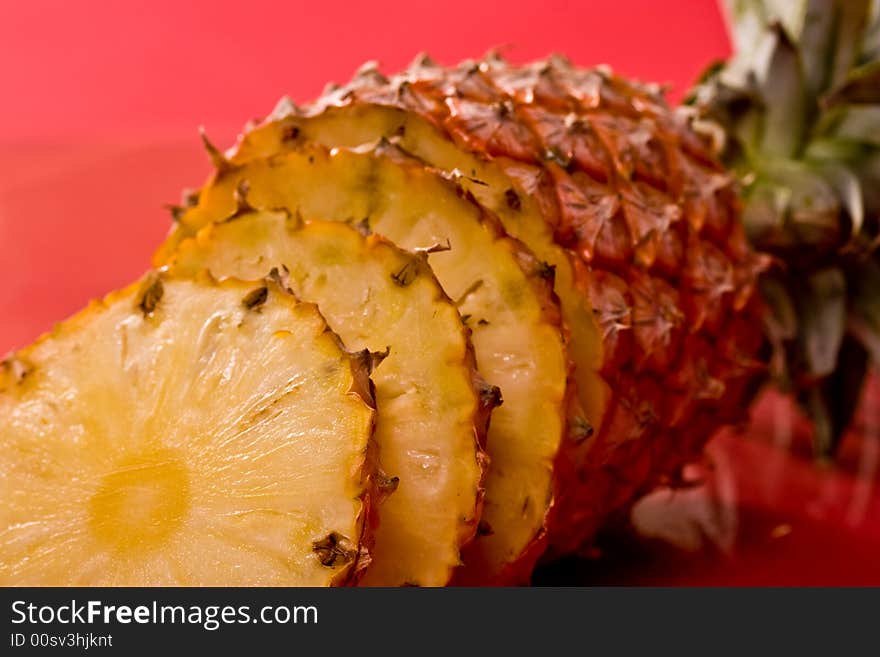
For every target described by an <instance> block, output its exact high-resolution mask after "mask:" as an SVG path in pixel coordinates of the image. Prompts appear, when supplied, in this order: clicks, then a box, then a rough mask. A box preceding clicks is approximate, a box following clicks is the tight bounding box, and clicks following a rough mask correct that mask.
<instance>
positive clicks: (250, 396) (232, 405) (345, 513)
mask: <svg viewBox="0 0 880 657" xmlns="http://www.w3.org/2000/svg"><path fill="white" fill-rule="evenodd" d="M373 421H374V411H373V408H372V395H371V392H370V389H369V382H368V371H367V370H366V364H365V363H364V361H363V359H361V358H354V357H352V356H351V355H349V354H348V353H347V352H346V351H344V350H343V348H342V346H341V343H340V342H339V340H338V338H337V337H336V336H335V335H334V334H333V333H332V332H330V331H329V329H328V328H327V326H326V324H325V322H324V320H323V318H322V317H321V315H320V314H319V313H318V311H317V309H316V307H315V306H313V305H311V304H306V303H301V302H299V301H298V300H297V299H296V298H295V297H293V296H292V295H291V294H290V293H288V292H287V291H285V290H282V289H281V288H280V287H278V286H277V285H276V284H275V283H272V282H269V281H264V282H258V283H244V282H239V281H233V280H228V281H225V282H222V283H216V282H214V281H213V280H210V279H209V278H208V277H206V276H198V277H197V280H184V279H180V278H178V277H176V276H173V275H171V274H168V273H167V272H166V273H153V274H150V275H148V276H147V277H146V278H145V279H144V281H143V282H142V283H141V284H136V285H133V286H131V287H129V288H127V289H125V290H123V291H121V292H117V293H114V294H111V295H110V296H108V297H106V298H105V299H104V300H103V301H99V302H93V304H92V305H90V306H89V308H87V309H86V310H84V311H83V312H81V313H80V314H78V315H76V316H74V317H73V318H72V319H70V320H68V321H66V322H64V323H62V324H60V325H59V326H58V327H56V329H55V330H54V331H53V332H52V333H51V334H50V335H47V336H45V337H43V338H41V339H40V340H39V341H37V342H36V343H35V344H34V345H32V346H30V347H27V348H25V349H23V350H21V351H19V352H18V353H15V354H13V355H12V356H11V357H9V358H8V359H7V360H5V361H4V363H3V365H2V368H0V459H2V463H3V465H2V471H3V476H2V477H0V498H2V499H3V504H2V506H0V584H2V585H5V586H9V585H30V586H34V585H109V586H149V585H163V586H168V585H183V586H212V585H213V586H231V585H239V586H243V585H286V586H289V585H309V586H325V585H332V584H344V583H348V582H351V581H353V580H354V579H356V578H357V576H358V575H359V574H360V573H361V571H362V570H363V566H364V565H365V563H366V561H367V560H368V556H369V555H368V546H369V541H370V536H371V523H370V514H369V505H370V499H371V494H372V486H373V484H372V482H373V480H374V467H375V466H374V462H375V456H374V454H373V448H372V447H371V444H372V439H371V436H372V428H373Z"/></svg>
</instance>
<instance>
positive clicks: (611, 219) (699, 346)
mask: <svg viewBox="0 0 880 657" xmlns="http://www.w3.org/2000/svg"><path fill="white" fill-rule="evenodd" d="M376 140H385V141H386V142H388V143H391V144H393V145H394V147H395V148H396V150H397V151H398V152H401V151H402V152H405V153H407V154H409V155H410V156H411V157H413V158H417V159H419V160H420V161H422V162H423V163H424V164H425V165H426V166H429V167H434V168H437V169H439V170H441V171H444V172H445V174H446V175H447V176H450V177H454V178H455V179H456V180H457V181H458V184H459V185H460V186H461V187H462V188H463V189H464V190H465V191H466V192H468V193H469V194H471V195H472V196H473V197H474V198H475V199H477V201H478V202H480V203H481V204H482V205H483V206H484V207H485V208H487V209H488V210H490V211H492V212H493V213H495V214H497V215H498V217H499V218H500V220H501V222H502V224H503V226H504V229H505V230H506V231H507V232H508V233H509V234H510V235H511V236H513V237H515V238H518V239H520V240H522V241H523V242H524V243H525V244H526V245H527V246H528V247H529V248H530V249H531V250H532V251H533V252H534V253H535V255H536V256H537V257H538V258H539V259H540V260H542V261H543V262H546V263H547V264H548V265H549V267H552V268H554V269H555V292H556V294H557V295H558V297H559V299H560V304H561V309H562V314H563V318H564V321H565V325H566V328H567V331H568V333H569V337H570V339H569V341H568V345H567V346H568V351H569V354H570V356H571V359H572V361H573V362H574V363H575V365H576V367H575V371H574V377H573V378H574V383H575V384H576V386H575V387H576V390H577V397H576V404H575V405H576V407H577V409H576V410H575V412H574V415H573V418H572V421H571V427H572V430H571V431H569V434H568V436H567V439H566V440H565V441H563V445H562V450H561V451H562V454H561V457H560V458H559V459H557V464H556V470H557V478H558V479H559V481H560V484H559V490H558V493H557V497H556V499H555V501H554V505H553V515H552V517H551V522H550V542H551V547H552V548H553V552H554V553H566V552H571V551H575V550H577V549H578V548H579V547H580V546H582V545H584V544H585V543H586V542H588V541H589V540H590V539H591V538H592V537H593V536H594V534H595V532H596V530H597V529H598V528H599V527H600V526H601V525H602V524H603V523H604V522H606V521H607V520H608V518H609V517H610V516H612V515H613V514H615V513H616V512H619V511H623V510H625V509H626V508H627V506H628V505H629V504H630V503H631V502H632V500H633V499H635V498H636V497H637V496H638V495H639V494H640V493H643V492H645V491H647V490H649V489H650V488H651V487H653V486H654V485H656V484H657V483H659V482H662V481H667V480H669V479H675V478H676V477H677V474H678V471H679V469H680V468H681V466H682V465H683V464H684V463H685V462H687V461H689V460H691V459H694V458H698V457H699V455H700V453H701V450H702V446H703V444H704V443H705V442H706V440H707V439H708V438H709V436H710V435H711V434H712V433H713V432H714V430H715V429H716V428H718V427H719V426H720V425H721V424H723V423H727V422H736V421H739V420H740V419H741V418H742V417H743V416H744V414H745V405H746V400H748V398H749V396H750V394H752V391H753V390H754V389H755V387H756V385H757V382H758V381H759V380H760V376H761V374H762V372H763V368H764V363H763V362H762V360H761V358H759V356H762V353H761V348H762V346H763V344H764V343H763V336H762V333H761V329H760V317H761V314H762V312H763V310H762V308H761V306H760V302H759V301H758V299H757V297H756V295H755V293H754V292H755V281H756V278H757V275H758V273H759V272H760V271H761V270H762V269H763V268H764V267H766V264H767V263H766V259H764V258H761V257H758V256H756V255H755V254H754V253H753V252H752V251H751V249H750V248H749V245H748V244H747V241H746V237H745V234H744V232H743V230H742V227H741V225H740V222H739V200H738V196H737V190H736V185H735V180H734V178H733V177H732V176H731V175H729V174H728V173H727V172H726V171H725V170H724V169H722V168H721V166H720V165H719V164H718V163H717V161H716V160H715V159H714V157H713V155H712V153H711V152H710V149H709V148H708V146H707V145H706V143H705V142H704V140H702V139H701V138H699V137H698V135H697V134H696V133H695V132H694V131H693V130H691V129H690V127H689V125H688V121H687V120H686V118H685V117H683V116H681V115H679V114H677V113H675V112H673V111H672V110H670V109H669V108H668V107H667V105H666V104H665V102H664V100H663V98H662V96H661V94H660V91H659V89H657V88H655V87H651V86H643V85H638V84H636V83H632V82H628V81H625V80H622V79H620V78H617V77H614V76H612V75H611V74H610V72H608V71H607V70H604V69H599V70H581V69H577V68H575V67H573V66H572V65H571V64H570V63H568V62H567V61H566V60H565V59H563V58H561V57H552V58H550V59H548V60H546V61H542V62H537V63H535V64H532V65H528V66H522V67H518V66H513V65H509V64H507V63H506V62H504V61H503V60H502V59H501V58H500V57H498V56H497V55H494V54H490V55H489V56H488V57H486V58H485V59H484V60H482V61H479V62H465V63H463V64H462V65H460V66H458V67H455V68H444V67H440V66H438V65H436V64H435V63H433V62H432V61H431V60H430V59H429V58H427V57H420V58H418V59H417V60H416V61H415V62H414V63H413V65H412V66H411V67H410V68H409V69H408V70H407V71H405V72H403V73H401V74H399V75H396V76H393V77H391V78H386V77H385V76H384V75H382V74H381V73H380V72H379V71H378V70H377V69H376V67H375V65H372V64H369V65H366V66H365V67H363V68H362V69H361V70H360V71H359V72H358V73H357V75H356V76H355V78H354V79H353V80H352V82H351V83H349V84H348V85H346V86H343V87H335V86H331V87H330V88H328V91H327V92H326V93H325V95H324V96H323V97H322V98H321V99H319V100H318V101H317V102H315V103H313V104H311V105H309V106H307V107H303V108H297V107H295V106H293V105H292V103H290V102H289V101H282V102H281V103H280V104H279V106H278V108H277V109H276V111H275V112H273V114H272V115H270V116H269V117H268V118H267V119H266V120H265V121H264V122H262V123H261V124H259V125H257V126H252V127H251V128H249V129H248V130H247V131H246V132H245V134H244V135H243V136H242V137H241V139H240V140H239V143H238V144H237V146H236V147H235V148H234V149H232V151H231V152H230V153H229V154H228V157H227V156H221V155H220V154H219V153H215V160H216V161H217V163H218V165H220V166H221V167H225V168H227V169H229V170H236V168H241V167H245V168H247V167H249V166H251V164H250V163H251V162H255V161H259V160H261V159H262V158H275V157H277V156H278V155H279V154H280V153H285V152H297V151H300V150H301V149H303V148H304V147H305V146H306V145H307V144H309V143H320V144H323V145H325V146H327V147H330V148H358V147H361V146H364V145H369V144H372V143H374V142H375V141H376ZM266 201H267V203H271V202H273V201H274V199H273V198H272V197H271V196H268V195H267V197H266ZM381 201H382V199H381V197H379V198H377V199H376V201H374V203H380V202H381ZM328 202H329V201H328ZM370 210H371V208H370V207H369V206H368V205H364V207H363V210H360V213H361V214H357V215H356V216H358V217H360V216H361V215H363V216H367V215H368V214H369V213H370ZM224 211H226V212H229V211H230V206H228V205H227V207H226V208H225V209H224ZM197 215H198V211H197V210H193V211H191V212H190V213H188V214H187V216H197ZM215 216H216V215H215ZM184 223H185V221H184ZM392 237H395V238H396V236H394V235H392ZM440 278H441V281H442V282H443V283H444V285H445V284H446V281H445V280H443V276H442V275H441V276H440ZM468 312H471V311H468ZM477 352H478V357H479V356H480V346H479V344H478V345H477ZM483 364H484V361H483V359H482V358H480V365H481V367H482V366H483ZM502 392H503V393H505V398H506V402H505V407H504V408H505V409H508V408H509V406H510V404H511V403H512V402H511V399H510V398H509V395H507V394H506V391H505V390H504V386H503V385H502ZM491 447H492V445H491V441H490V451H491ZM490 477H491V468H490Z"/></svg>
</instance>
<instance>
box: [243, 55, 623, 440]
mask: <svg viewBox="0 0 880 657" xmlns="http://www.w3.org/2000/svg"><path fill="white" fill-rule="evenodd" d="M363 75H367V76H369V69H367V70H366V71H365V73H363ZM327 105H330V106H327ZM383 138H385V139H390V140H393V142H394V143H395V145H397V146H398V147H400V148H401V149H403V150H404V151H406V152H407V153H410V154H412V156H413V157H416V158H418V159H420V160H423V161H424V162H426V163H427V164H429V165H430V166H432V167H436V168H438V169H440V170H442V171H445V172H464V173H466V175H462V176H460V177H459V183H460V184H461V186H462V187H463V188H464V189H465V190H466V191H468V192H470V193H471V194H473V195H474V197H475V198H476V199H477V200H478V201H479V202H480V203H481V204H482V205H483V206H484V207H486V208H488V209H489V210H491V211H492V212H493V213H495V214H497V215H498V218H499V219H500V220H501V223H502V224H503V226H504V230H505V231H506V232H507V233H509V234H510V235H511V236H513V237H515V238H516V239H519V240H522V241H523V242H525V244H526V245H527V246H528V247H529V249H531V250H532V251H533V252H534V254H535V256H537V257H538V258H540V259H541V260H543V261H544V262H546V263H548V264H550V265H551V266H553V268H554V269H555V271H556V277H555V284H554V291H555V292H556V294H557V295H558V297H559V303H560V306H561V307H562V312H563V316H564V317H565V323H566V326H567V328H568V330H569V340H568V349H569V353H570V354H571V356H572V360H573V361H574V362H575V363H577V364H578V367H577V368H576V369H575V370H574V373H573V374H574V378H575V380H576V382H577V393H578V401H579V403H580V405H581V408H582V411H583V415H584V416H585V417H584V419H585V420H586V421H587V423H588V424H589V425H591V426H594V427H598V426H599V425H600V424H601V422H602V416H603V413H604V411H605V408H606V406H607V399H608V395H609V391H608V385H607V384H606V383H605V381H604V380H603V379H602V377H601V376H599V374H598V370H599V368H600V367H601V364H602V357H603V356H602V336H601V332H600V329H599V327H598V324H597V322H596V319H595V316H594V313H593V308H592V306H591V304H590V298H589V285H588V284H587V282H586V277H585V276H583V274H582V273H581V274H579V273H578V271H577V269H576V268H577V257H576V256H575V255H574V254H573V253H572V252H571V251H568V250H566V249H564V248H563V247H561V246H560V245H559V244H557V243H556V241H555V240H554V234H553V228H554V226H553V225H552V222H551V221H547V220H546V219H545V216H544V213H545V210H546V208H544V207H542V206H541V204H540V202H539V199H540V196H539V195H537V194H536V193H535V191H536V189H537V188H538V187H539V186H540V185H541V184H542V182H541V181H542V179H543V177H544V175H543V174H542V172H541V170H540V169H539V168H538V167H536V166H533V165H528V164H524V163H521V162H516V161H513V160H509V159H507V158H503V157H502V158H486V157H481V156H480V155H478V154H474V153H472V152H470V151H469V150H467V149H464V148H461V147H460V146H459V145H457V144H456V143H455V142H453V141H452V140H450V139H449V137H448V136H447V135H445V134H443V133H442V132H441V131H440V130H439V129H438V128H437V127H436V126H435V125H433V124H431V123H429V122H428V120H426V119H424V118H422V117H421V116H420V115H419V114H418V113H417V112H411V111H405V110H403V109H401V108H399V107H395V106H389V105H383V104H371V103H369V102H352V103H351V104H343V105H342V106H338V107H337V106H335V105H332V104H331V103H329V102H328V103H327V104H319V105H318V106H316V107H315V108H314V109H313V110H310V111H309V112H307V113H302V112H297V111H293V109H292V107H290V106H289V104H286V103H283V102H282V103H281V104H279V108H278V109H277V110H276V112H275V113H274V114H273V115H272V116H270V117H269V119H268V120H267V121H266V122H264V123H263V124H261V125H259V126H257V127H255V128H253V129H252V130H250V131H248V132H246V133H245V134H244V135H243V136H242V138H241V141H240V142H239V143H238V145H237V146H236V148H235V149H234V153H233V155H232V157H231V162H232V163H233V164H244V163H246V162H248V161H249V160H252V159H255V158H258V157H270V156H272V155H274V154H277V153H282V152H284V151H287V150H291V149H297V148H299V144H301V143H302V142H303V141H310V142H315V143H318V144H323V145H324V146H327V147H328V148H357V147H360V146H362V145H364V144H370V143H374V142H376V141H377V140H379V139H383ZM580 443H581V444H583V441H580Z"/></svg>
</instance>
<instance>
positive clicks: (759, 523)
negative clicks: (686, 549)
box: [0, 0, 880, 584]
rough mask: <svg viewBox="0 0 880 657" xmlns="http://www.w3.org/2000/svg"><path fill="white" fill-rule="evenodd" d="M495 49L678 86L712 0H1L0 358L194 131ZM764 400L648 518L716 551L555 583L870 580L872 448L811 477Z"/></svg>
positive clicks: (124, 232) (32, 327) (139, 246)
mask: <svg viewBox="0 0 880 657" xmlns="http://www.w3.org/2000/svg"><path fill="white" fill-rule="evenodd" d="M492 46H503V47H504V48H505V49H506V53H507V55H508V57H510V58H511V59H513V60H517V61H522V60H527V59H531V58H534V57H538V56H542V55H545V54H548V53H549V52H552V51H561V52H564V53H566V54H568V55H569V56H570V57H571V58H572V59H573V60H574V61H575V62H576V63H578V64H584V65H589V64H596V63H600V62H608V63H611V64H612V65H613V66H614V68H615V69H616V70H618V71H620V72H621V73H625V74H628V75H633V76H636V77H640V78H643V79H650V80H658V81H662V82H669V83H671V85H672V88H673V96H675V95H676V94H680V93H681V91H682V90H683V89H685V88H686V87H687V85H688V83H689V81H691V80H692V79H693V78H694V77H695V76H696V75H697V74H698V72H699V71H700V70H701V69H702V68H703V67H704V66H705V65H706V64H707V63H709V62H710V61H711V60H712V59H715V58H717V57H721V56H723V55H725V54H726V52H727V51H728V44H727V40H726V37H725V34H724V29H723V23H722V20H721V18H720V16H719V14H718V12H717V10H716V6H715V4H714V2H712V1H711V0H706V1H697V0H692V1H685V0H680V1H678V2H655V1H654V0H628V1H624V0H602V1H595V2H565V1H563V0H545V1H544V2H541V3H536V2H528V3H527V2H522V3H513V2H509V1H508V2H484V3H479V2H473V1H472V0H445V1H444V2H422V1H416V0H410V1H409V2H403V1H401V0H373V1H372V2H368V3H349V4H347V5H345V6H343V5H340V4H338V3H326V2H323V3H322V2H308V3H306V2H301V3H294V2H274V3H273V2H265V1H261V0H257V1H253V2H250V3H231V2H230V3H223V2H219V1H218V0H214V1H213V2H186V3H183V2H171V1H169V0H153V1H152V2H124V3H122V2H96V1H95V0H80V1H79V2H75V3H74V2H66V1H64V0H54V1H52V0H29V1H28V2H18V3H12V2H9V3H5V4H4V5H3V17H2V20H0V82H2V85H3V86H2V89H3V94H2V97H3V102H2V103H0V353H3V352H5V351H6V350H9V349H12V348H15V347H19V346H22V345H24V344H26V343H27V342H29V341H30V340H31V339H33V338H34V337H36V336H37V335H38V334H39V333H40V332H42V331H44V330H46V329H48V328H49V327H50V326H51V323H52V322H53V321H55V320H58V319H61V318H63V317H65V316H67V315H69V314H70V313H72V312H74V311H75V310H77V309H78V308H80V307H81V306H82V305H83V304H84V303H85V302H86V301H87V300H88V299H89V298H91V297H94V296H98V295H100V294H102V293H104V292H106V291H108V290H110V289H112V288H114V287H118V286H120V285H123V284H125V283H127V282H129V281H131V280H132V279H134V278H135V277H137V276H138V275H139V274H140V273H141V272H142V271H144V270H145V269H146V268H147V267H148V266H149V255H150V253H151V251H152V250H153V248H154V246H155V245H156V244H157V243H158V242H159V241H160V240H161V238H162V236H163V234H164V233H165V231H166V230H167V227H168V217H167V215H166V213H165V212H164V211H163V210H162V209H161V207H162V205H163V204H164V203H167V202H173V201H176V200H177V199H178V197H179V190H180V189H181V188H182V187H185V186H187V185H194V184H198V183H199V182H201V181H202V179H203V178H204V177H205V176H206V175H207V172H208V163H207V159H206V157H205V156H204V154H203V153H202V151H201V148H200V146H199V144H198V140H197V138H196V129H197V126H199V125H205V126H206V127H207V129H208V131H209V134H211V135H212V137H213V138H214V140H215V141H216V142H218V143H219V144H222V145H227V144H230V143H231V142H232V141H233V139H234V136H235V133H236V131H237V130H238V127H239V126H241V125H242V124H244V123H245V121H247V120H248V119H250V118H252V117H254V116H258V115H261V114H264V113H266V112H267V111H269V110H270V109H271V107H272V106H273V105H274V103H275V101H276V100H277V98H278V97H279V96H281V95H283V94H288V95H290V96H292V97H293V98H294V99H301V100H304V99H308V98H309V97H311V96H314V95H315V94H317V93H318V92H319V91H320V90H321V88H322V87H323V85H324V83H325V82H326V81H328V80H333V79H337V80H339V79H346V78H347V77H348V76H350V74H351V72H352V71H353V70H354V69H355V68H356V67H357V66H358V65H359V64H360V63H362V62H363V61H364V60H367V59H378V60H380V61H382V62H383V63H384V64H385V65H387V68H388V69H394V68H399V67H400V66H402V65H403V64H405V63H406V62H408V61H409V60H410V59H411V58H412V57H413V56H414V55H415V54H416V53H417V52H419V51H422V50H427V51H429V52H430V53H431V54H432V55H433V56H434V57H435V58H437V59H439V60H440V61H443V62H448V63H451V62H454V61H457V60H459V59H462V58H466V57H475V56H479V55H480V54H482V53H483V52H484V51H486V50H487V49H488V48H490V47H492ZM875 396H876V395H875ZM778 411H779V407H778V405H776V404H774V403H772V401H771V403H769V405H766V406H765V407H764V410H763V411H762V412H763V415H761V414H759V418H758V420H756V423H755V424H754V425H753V427H752V428H751V430H750V432H751V433H750V438H749V439H748V440H743V439H739V438H737V439H733V438H731V437H730V436H726V437H724V436H722V437H721V438H720V439H719V440H718V441H716V442H715V443H714V444H713V446H712V452H711V453H712V455H713V457H714V460H715V462H716V463H717V464H721V465H718V466H717V467H716V476H715V477H714V478H712V479H710V480H709V483H708V484H707V485H706V486H704V487H703V488H700V489H699V490H697V491H691V492H690V493H687V494H685V493H676V494H675V496H674V499H675V502H674V503H665V504H662V505H660V506H659V507H657V506H656V505H655V508H654V511H653V512H652V513H651V514H648V517H649V518H655V519H657V518H659V519H660V520H658V521H657V522H655V523H654V526H653V527H654V529H655V530H656V529H657V525H658V523H659V525H660V526H668V525H670V524H673V525H674V524H675V523H676V522H678V524H679V525H681V524H684V525H687V524H688V523H691V525H693V523H694V522H697V526H700V527H703V529H702V530H701V531H704V530H705V532H708V534H709V535H722V534H723V532H722V531H721V529H719V528H718V527H715V528H714V529H713V528H712V526H711V524H707V522H708V521H707V520H705V518H706V517H710V516H712V514H713V513H714V514H715V516H717V517H720V518H722V519H726V521H725V522H727V523H728V524H727V525H723V524H722V527H726V529H725V530H724V531H726V532H727V534H723V535H724V536H725V539H724V542H723V544H722V545H721V546H720V547H719V546H718V545H716V544H715V543H717V541H716V542H713V541H706V540H704V541H703V548H702V550H701V551H699V552H697V553H686V554H685V553H680V552H677V551H671V550H670V549H669V548H666V547H662V545H661V544H660V543H658V542H657V541H649V542H644V541H643V542H640V543H637V544H636V547H633V546H630V547H629V548H627V549H621V550H620V551H619V552H618V556H616V557H615V558H613V559H609V558H607V557H606V558H603V559H600V560H598V561H595V562H591V563H592V565H590V564H586V565H585V562H581V563H580V564H578V565H576V566H573V568H574V570H573V571H572V570H571V569H569V570H568V571H565V577H566V578H568V581H571V580H572V578H573V577H574V576H576V575H577V573H581V574H582V575H583V576H584V577H587V578H588V580H589V581H597V582H621V583H632V582H646V583H648V582H649V583H767V582H772V583H858V582H865V583H875V584H880V572H878V565H877V564H878V560H877V559H876V557H875V555H877V554H880V509H878V504H880V502H878V500H880V493H878V488H877V486H876V484H877V480H878V475H877V462H878V457H877V451H876V450H877V447H876V445H878V444H880V443H878V442H877V441H870V440H859V438H858V437H853V438H851V439H850V441H849V443H850V444H851V447H850V449H849V452H848V454H849V455H848V459H849V460H846V461H845V464H844V465H845V467H840V468H838V469H832V470H817V469H816V468H815V467H814V466H813V465H812V464H811V462H810V461H809V459H808V458H805V457H803V456H802V455H790V454H789V452H788V451H787V450H786V449H784V447H785V445H781V444H778V445H774V441H775V442H776V443H779V442H780V439H779V436H780V435H784V432H783V434H780V433H779V431H778V430H777V429H778V427H777V428H773V427H774V423H775V424H776V425H780V422H782V423H783V425H784V421H783V420H782V419H781V418H785V417H786V415H785V414H780V413H779V412H778ZM877 414H878V413H877V412H876V410H875V409H872V410H871V412H870V413H868V415H871V416H874V417H876V416H877ZM761 418H763V419H761ZM774 418H775V419H774ZM868 424H869V425H870V422H869V423H868ZM780 426H781V425H780ZM871 426H873V425H871ZM866 432H869V431H868V429H865V428H864V427H863V429H862V431H861V433H862V434H864V433H866ZM782 442H787V441H782ZM795 442H796V443H797V442H798V441H797V440H795ZM801 442H802V441H801ZM721 473H724V475H723V477H722V476H721ZM731 491H734V493H735V494H734V495H733V496H731ZM661 501H662V500H661ZM649 508H650V507H649ZM658 509H659V510H658ZM707 509H708V510H713V509H714V511H711V513H710V511H707ZM719 509H720V510H722V511H723V512H722V511H719ZM725 509H726V511H724V510H725ZM707 514H708V515H707ZM725 514H726V515H725ZM734 517H735V518H736V522H735V523H733V524H732V525H731V524H730V522H731V521H730V519H731V518H734ZM695 518H697V519H700V520H698V521H695V520H694V519H695ZM663 523H665V525H663ZM701 523H702V524H701ZM784 525H788V526H789V529H790V531H788V533H787V534H786V535H785V536H782V537H780V538H768V537H769V536H771V533H772V532H773V530H774V528H777V527H780V526H784ZM731 527H734V528H735V530H736V531H732V530H731ZM705 532H704V533H705ZM661 533H666V534H668V533H669V532H667V531H666V530H665V529H664V530H663V531H662V532H661ZM697 533H698V534H699V532H697ZM780 533H785V527H783V530H778V529H777V530H776V534H777V535H779V534H780ZM712 546H714V547H712ZM628 558H629V560H627V559H628ZM572 573H575V574H574V575H573V574H572Z"/></svg>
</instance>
